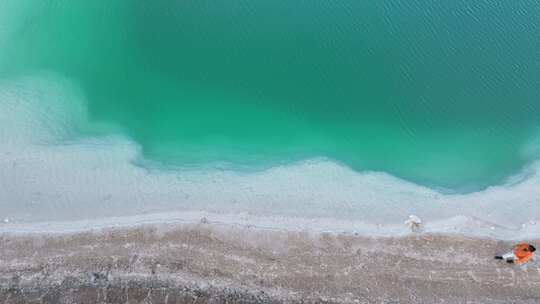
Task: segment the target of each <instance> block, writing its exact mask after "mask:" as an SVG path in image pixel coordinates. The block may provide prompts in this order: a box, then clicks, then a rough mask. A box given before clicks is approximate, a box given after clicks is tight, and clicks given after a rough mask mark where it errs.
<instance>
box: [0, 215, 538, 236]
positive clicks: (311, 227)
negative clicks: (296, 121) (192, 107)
mask: <svg viewBox="0 0 540 304" xmlns="http://www.w3.org/2000/svg"><path fill="white" fill-rule="evenodd" d="M405 220H406V219H404V221H405ZM185 224H211V225H214V226H226V227H227V226H234V227H238V228H247V229H258V230H268V231H276V232H311V233H334V234H346V235H355V236H363V237H407V236H418V235H423V234H437V235H446V236H464V237H476V238H485V239H494V240H507V241H511V240H520V239H527V238H528V239H534V238H538V236H540V224H537V223H536V222H534V221H531V222H528V223H526V224H523V225H521V226H520V228H518V227H504V226H501V225H498V224H496V223H492V222H488V221H485V220H482V219H479V218H476V217H471V216H455V217H452V218H448V219H442V220H437V221H428V222H427V223H423V225H422V229H421V230H420V231H419V232H412V231H411V229H410V228H409V227H407V226H406V225H405V224H404V222H402V223H396V224H381V223H370V222H365V221H361V220H356V221H355V220H347V219H333V218H308V217H295V216H260V215H254V214H250V213H247V212H241V213H219V212H207V211H170V212H155V213H144V214H138V215H126V216H111V217H102V218H93V219H84V220H81V219H78V220H71V221H51V222H13V221H11V220H10V219H9V218H6V219H4V221H3V222H2V223H0V236H1V235H39V234H52V235H61V234H76V233H84V232H92V231H97V232H99V231H106V230H110V229H136V228H140V227H144V226H152V227H157V228H159V227H165V228H166V227H167V226H171V225H173V226H174V225H185Z"/></svg>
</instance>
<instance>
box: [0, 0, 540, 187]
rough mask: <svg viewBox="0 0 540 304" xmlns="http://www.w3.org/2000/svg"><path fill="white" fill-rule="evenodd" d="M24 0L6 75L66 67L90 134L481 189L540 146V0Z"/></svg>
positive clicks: (185, 152) (195, 161)
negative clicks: (539, 141) (320, 161)
mask: <svg viewBox="0 0 540 304" xmlns="http://www.w3.org/2000/svg"><path fill="white" fill-rule="evenodd" d="M23 2H24V1H15V0H1V1H0V9H2V6H4V8H6V7H7V8H12V7H15V6H17V7H18V8H17V12H18V15H17V16H18V17H17V18H15V17H14V18H0V29H2V30H3V31H5V32H8V33H10V34H9V35H7V34H6V35H5V37H7V38H5V39H0V77H1V78H2V79H11V78H16V77H21V76H26V75H32V74H35V73H38V72H41V71H52V72H54V73H57V74H59V75H62V76H63V77H66V78H67V79H69V80H70V81H72V82H73V83H74V84H75V85H76V86H78V87H79V88H80V91H81V92H82V93H81V94H82V95H83V96H84V100H85V102H86V104H87V107H88V113H89V117H90V120H91V122H93V123H92V124H87V125H86V126H85V127H83V128H81V129H78V132H79V133H78V136H81V137H82V136H91V135H96V134H104V133H107V134H108V133H111V134H112V133H117V132H122V133H125V134H127V135H128V136H129V137H130V138H132V139H133V140H134V141H136V142H137V143H138V144H140V146H141V148H142V153H143V156H144V157H145V158H146V159H148V160H152V161H158V162H161V163H163V164H165V165H175V166H178V165H179V166H206V165H208V164H213V163H216V162H217V163H222V164H223V163H224V164H228V165H230V166H232V167H233V168H234V167H238V168H252V169H254V170H258V169H260V168H267V167H271V166H273V165H275V164H278V163H279V164H282V163H290V162H295V161H299V160H304V159H310V158H314V157H321V156H322V157H327V158H330V159H332V160H335V161H338V162H340V163H343V164H345V165H347V166H349V167H351V168H353V169H354V170H356V171H366V170H369V171H384V172H387V173H390V174H392V175H395V176H398V177H400V178H404V179H406V180H410V181H413V182H416V183H419V184H424V185H428V186H432V187H441V188H447V189H451V190H456V191H471V190H475V189H479V188H483V187H486V186H489V185H493V184H496V183H501V182H502V181H503V179H504V178H506V177H507V176H509V175H511V174H513V173H516V172H518V171H519V170H521V169H522V168H523V167H524V166H525V165H527V164H528V163H530V162H531V161H533V160H535V159H537V158H538V153H537V152H538V151H537V149H535V148H534V147H535V140H536V138H537V135H538V134H539V130H540V129H539V127H540V106H539V105H540V102H539V97H540V36H539V35H540V34H539V33H540V23H539V22H538V20H540V5H538V3H537V1H533V0H525V1H512V2H510V1H508V2H505V3H495V2H489V1H429V0H413V1H358V0H355V1H349V0H345V1H339V2H328V1H318V0H314V1H285V0H278V1H275V0H273V1H247V0H238V1H221V0H218V1H209V0H201V1H191V2H189V1H174V0H154V1H151V2H149V1H137V0H115V1H105V0H103V1H69V0H57V1H53V0H48V1H45V0H43V1H42V0H40V1H33V0H30V1H25V2H24V3H23ZM21 3H22V4H21ZM0 17H2V15H0ZM1 33H2V31H0V35H1ZM1 37H2V36H0V38H1ZM43 102H44V103H46V102H47V98H44V99H43ZM74 102H75V101H74ZM531 147H532V148H531Z"/></svg>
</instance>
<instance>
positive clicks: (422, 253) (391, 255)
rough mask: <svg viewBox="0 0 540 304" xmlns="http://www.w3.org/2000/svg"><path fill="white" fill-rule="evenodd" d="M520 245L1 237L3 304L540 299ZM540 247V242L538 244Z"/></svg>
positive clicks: (245, 231)
mask: <svg viewBox="0 0 540 304" xmlns="http://www.w3.org/2000/svg"><path fill="white" fill-rule="evenodd" d="M510 246H511V244H510V243H506V242H502V241H496V240H485V239H474V238H467V237H458V236H436V235H416V236H410V237H400V238H366V237H362V236H356V235H350V234H331V233H323V234H320V233H308V232H285V231H269V230H261V229H255V228H249V227H233V226H226V225H214V224H212V225H210V224H205V223H201V224H197V225H195V224H192V225H179V224H175V225H161V226H155V225H154V226H146V227H139V228H129V229H128V228H122V229H110V230H101V231H94V232H84V233H75V234H57V235H45V234H33V235H18V236H15V235H3V236H0V303H483V304H485V303H505V304H506V303H540V270H539V269H538V268H537V267H536V266H535V265H531V266H529V267H528V268H527V269H526V270H524V269H521V268H519V267H516V266H511V265H508V264H505V263H502V262H499V261H496V260H494V259H493V255H494V254H495V253H497V252H501V251H504V250H507V249H508V248H509V247H510ZM538 247H540V246H538Z"/></svg>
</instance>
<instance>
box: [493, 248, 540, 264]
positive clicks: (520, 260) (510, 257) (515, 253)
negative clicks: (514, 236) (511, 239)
mask: <svg viewBox="0 0 540 304" xmlns="http://www.w3.org/2000/svg"><path fill="white" fill-rule="evenodd" d="M535 251H536V248H535V247H534V246H533V245H531V244H527V243H520V244H517V245H516V246H514V248H513V250H512V251H511V252H508V253H505V254H503V255H496V256H495V259H497V260H503V261H506V262H507V263H511V264H517V265H523V264H525V263H528V262H529V261H531V260H532V258H533V257H534V252H535Z"/></svg>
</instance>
